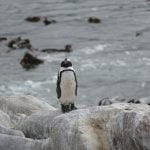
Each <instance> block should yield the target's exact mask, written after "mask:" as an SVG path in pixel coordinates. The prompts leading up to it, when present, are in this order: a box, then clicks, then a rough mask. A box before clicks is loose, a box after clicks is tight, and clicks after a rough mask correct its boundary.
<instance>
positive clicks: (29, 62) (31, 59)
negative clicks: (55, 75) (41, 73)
mask: <svg viewBox="0 0 150 150" xmlns="http://www.w3.org/2000/svg"><path fill="white" fill-rule="evenodd" d="M43 63H44V61H43V60H41V59H39V58H37V57H35V56H33V54H31V53H29V52H26V53H25V54H24V56H23V58H22V60H21V62H20V64H21V65H22V67H23V68H25V69H27V70H29V69H32V68H35V67H37V65H39V64H43Z"/></svg>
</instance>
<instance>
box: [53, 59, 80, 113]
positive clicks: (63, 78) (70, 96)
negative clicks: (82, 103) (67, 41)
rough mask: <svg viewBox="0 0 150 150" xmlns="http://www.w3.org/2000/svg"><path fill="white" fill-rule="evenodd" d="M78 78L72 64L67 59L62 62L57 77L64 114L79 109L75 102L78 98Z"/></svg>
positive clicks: (57, 89) (58, 91) (58, 93)
mask: <svg viewBox="0 0 150 150" xmlns="http://www.w3.org/2000/svg"><path fill="white" fill-rule="evenodd" d="M77 88H78V84H77V77H76V73H75V70H74V69H73V66H72V62H71V61H70V60H69V59H67V58H65V60H63V61H62V62H61V66H60V70H59V71H58V76H57V85H56V93H57V98H58V99H59V101H60V103H61V109H62V112H63V113H66V112H69V111H72V110H75V109H77V108H76V107H75V104H74V101H75V99H76V96H77Z"/></svg>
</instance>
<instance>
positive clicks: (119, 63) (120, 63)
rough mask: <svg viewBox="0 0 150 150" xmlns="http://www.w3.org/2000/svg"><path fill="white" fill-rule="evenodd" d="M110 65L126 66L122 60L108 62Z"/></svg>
mask: <svg viewBox="0 0 150 150" xmlns="http://www.w3.org/2000/svg"><path fill="white" fill-rule="evenodd" d="M110 64H111V65H113V66H122V67H125V66H127V64H126V63H125V62H124V61H123V60H119V59H118V60H116V61H112V62H110Z"/></svg>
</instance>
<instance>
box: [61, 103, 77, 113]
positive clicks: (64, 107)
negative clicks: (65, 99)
mask: <svg viewBox="0 0 150 150" xmlns="http://www.w3.org/2000/svg"><path fill="white" fill-rule="evenodd" d="M76 109H77V107H75V105H74V104H68V105H65V104H61V110H62V112H63V113H66V112H69V111H72V110H76Z"/></svg>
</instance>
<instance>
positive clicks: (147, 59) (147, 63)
mask: <svg viewBox="0 0 150 150" xmlns="http://www.w3.org/2000/svg"><path fill="white" fill-rule="evenodd" d="M142 61H143V62H144V63H145V64H146V65H148V66H150V58H146V57H143V58H142Z"/></svg>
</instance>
